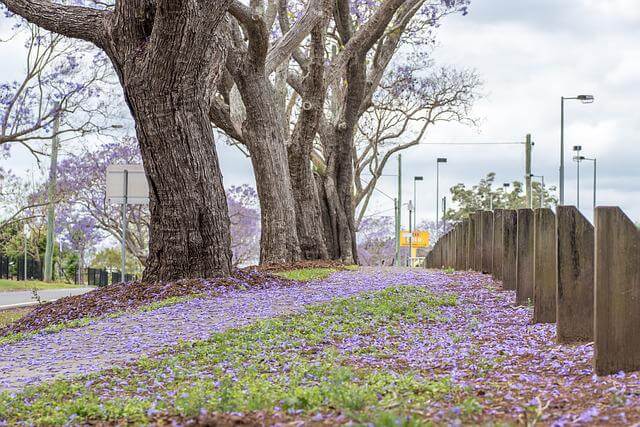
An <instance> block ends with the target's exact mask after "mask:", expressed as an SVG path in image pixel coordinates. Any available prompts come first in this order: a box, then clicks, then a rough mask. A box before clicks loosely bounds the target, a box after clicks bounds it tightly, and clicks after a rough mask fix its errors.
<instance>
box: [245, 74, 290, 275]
mask: <svg viewBox="0 0 640 427" xmlns="http://www.w3.org/2000/svg"><path fill="white" fill-rule="evenodd" d="M245 71H246V70H245ZM236 81H237V82H238V89H239V90H240V94H241V95H242V100H243V103H244V105H245V108H246V114H247V117H246V119H245V121H244V124H243V129H242V134H243V136H244V140H245V142H246V144H247V148H248V149H249V152H250V154H251V163H252V164H253V171H254V174H255V178H256V187H257V191H258V197H259V199H260V216H261V221H262V224H261V236H260V263H261V264H274V263H288V262H292V261H297V260H299V259H300V246H299V241H298V233H297V230H296V227H295V224H296V209H295V204H294V198H293V193H292V188H291V179H290V176H289V162H288V159H287V149H286V146H285V138H284V130H283V128H282V119H281V117H280V114H279V112H278V109H277V106H276V102H275V97H274V93H273V87H272V86H271V83H270V82H269V81H268V80H267V78H266V77H265V76H264V73H260V72H253V70H251V71H248V72H245V73H243V74H242V75H240V76H238V77H237V79H236Z"/></svg>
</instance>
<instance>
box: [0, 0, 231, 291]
mask: <svg viewBox="0 0 640 427" xmlns="http://www.w3.org/2000/svg"><path fill="white" fill-rule="evenodd" d="M2 2H3V3H4V4H6V5H7V7H8V8H9V9H10V10H11V11H12V12H14V13H17V14H19V15H21V16H23V17H25V18H26V19H28V20H29V21H31V22H33V23H35V24H36V25H39V26H41V27H43V28H45V29H47V30H49V31H54V32H57V33H60V34H63V35H65V36H68V37H73V38H80V39H83V40H87V41H89V42H92V43H94V44H95V45H96V46H98V47H100V48H101V49H103V50H104V51H105V52H106V54H107V55H108V56H109V57H110V58H111V61H112V63H113V65H114V68H115V69H116V72H117V73H118V76H119V78H120V82H121V84H122V87H123V90H124V94H125V98H126V100H127V103H128V105H129V108H130V110H131V114H132V115H133V118H134V119H135V121H136V132H137V136H138V141H139V144H140V149H141V153H142V159H143V163H144V167H145V172H146V175H147V180H148V181H149V187H150V192H151V194H150V199H151V200H150V211H151V227H150V228H151V229H150V244H149V252H150V253H149V258H148V260H147V265H146V269H145V272H144V277H143V279H144V280H146V281H156V280H174V279H179V278H185V277H207V276H213V275H215V274H218V273H229V272H230V270H231V249H230V236H229V215H228V213H227V205H226V198H225V194H224V189H223V186H222V176H221V173H220V168H219V166H218V160H217V157H216V153H215V148H214V140H213V133H212V128H211V124H210V122H209V120H208V113H209V100H210V99H211V97H210V94H209V93H208V89H207V88H211V87H214V86H215V83H216V81H217V80H218V78H219V76H220V71H221V66H222V65H223V64H224V62H225V58H226V49H227V48H228V43H227V40H225V38H224V37H223V36H224V33H223V32H221V31H220V28H219V27H220V24H221V22H222V21H223V19H224V16H225V14H226V11H227V8H228V6H229V3H230V0H212V1H210V2H208V4H207V5H206V7H203V4H201V2H192V1H188V2H187V1H179V2H176V1H171V0H132V1H118V2H116V3H115V6H114V10H113V11H107V10H98V9H94V8H90V7H82V6H70V5H64V4H59V3H54V2H51V1H48V0H2Z"/></svg>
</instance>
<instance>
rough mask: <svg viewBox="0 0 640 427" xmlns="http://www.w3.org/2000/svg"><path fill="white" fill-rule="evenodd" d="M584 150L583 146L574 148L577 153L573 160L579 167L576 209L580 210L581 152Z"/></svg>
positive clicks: (577, 171) (577, 169)
mask: <svg viewBox="0 0 640 427" xmlns="http://www.w3.org/2000/svg"><path fill="white" fill-rule="evenodd" d="M581 150H582V145H574V146H573V151H575V152H576V156H575V157H574V158H573V160H575V161H576V164H577V165H578V166H577V168H576V173H577V177H578V179H577V184H576V186H577V187H576V207H577V208H578V209H580V151H581Z"/></svg>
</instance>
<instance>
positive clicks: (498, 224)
mask: <svg viewBox="0 0 640 427" xmlns="http://www.w3.org/2000/svg"><path fill="white" fill-rule="evenodd" d="M503 214H504V209H495V210H494V211H493V256H492V258H491V259H492V262H493V266H492V268H491V271H493V277H495V278H496V279H497V280H502V216H503Z"/></svg>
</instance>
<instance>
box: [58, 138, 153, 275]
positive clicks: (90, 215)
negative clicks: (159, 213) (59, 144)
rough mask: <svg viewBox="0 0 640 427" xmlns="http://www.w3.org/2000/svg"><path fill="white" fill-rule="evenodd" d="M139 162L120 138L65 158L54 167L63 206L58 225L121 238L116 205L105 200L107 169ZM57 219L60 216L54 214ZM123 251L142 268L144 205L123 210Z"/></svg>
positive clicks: (131, 143)
mask: <svg viewBox="0 0 640 427" xmlns="http://www.w3.org/2000/svg"><path fill="white" fill-rule="evenodd" d="M141 162H142V159H141V157H140V152H139V151H138V146H137V142H136V141H135V139H133V138H123V139H120V140H115V141H113V142H109V143H107V144H104V145H102V146H100V147H98V149H92V150H90V149H85V150H83V151H82V152H81V153H79V154H77V155H72V156H68V157H67V158H65V159H64V160H62V161H61V162H60V164H59V165H58V174H59V176H58V189H59V191H60V195H61V199H62V200H63V203H61V205H60V210H61V213H62V214H69V215H70V216H69V217H64V216H63V217H62V218H60V221H59V224H73V223H74V222H76V221H79V220H80V221H81V222H82V223H87V221H89V219H91V221H92V223H93V226H94V227H95V228H97V229H99V230H102V231H104V232H105V233H106V234H107V235H109V236H111V237H112V238H113V239H115V240H119V239H120V238H121V236H122V220H121V215H122V214H121V208H120V205H117V204H113V203H110V202H109V201H108V200H107V192H106V175H107V166H109V165H111V164H128V163H136V164H139V163H141ZM58 215H60V214H58ZM127 224H128V228H127V241H126V245H127V250H128V251H129V252H130V253H131V254H132V255H133V256H135V257H136V258H138V260H139V261H140V263H141V264H143V265H144V264H145V262H146V259H147V255H148V245H149V209H148V206H146V205H130V206H129V207H128V208H127Z"/></svg>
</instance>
